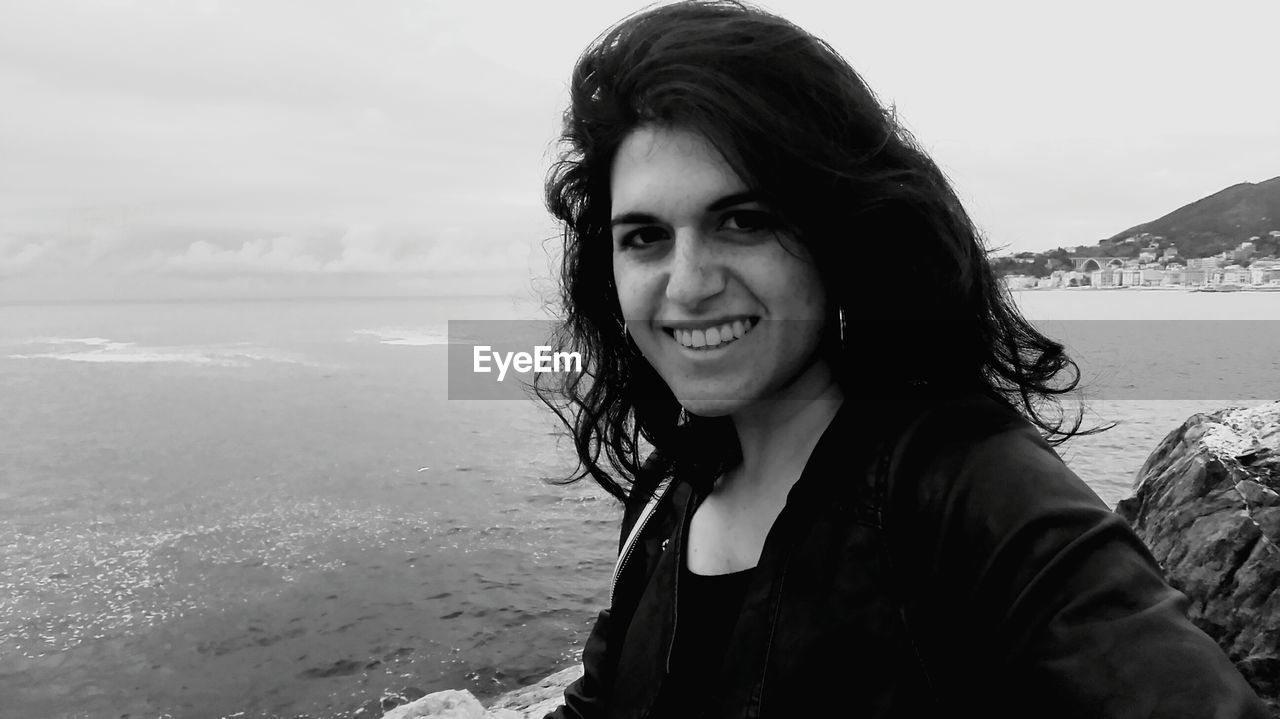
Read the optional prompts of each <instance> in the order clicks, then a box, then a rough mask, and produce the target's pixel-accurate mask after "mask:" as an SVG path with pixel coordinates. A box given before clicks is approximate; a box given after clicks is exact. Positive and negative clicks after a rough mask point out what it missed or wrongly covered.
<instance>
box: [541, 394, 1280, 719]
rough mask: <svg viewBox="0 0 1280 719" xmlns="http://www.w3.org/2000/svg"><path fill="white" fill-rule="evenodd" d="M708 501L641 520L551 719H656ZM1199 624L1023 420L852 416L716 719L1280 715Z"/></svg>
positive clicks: (741, 631)
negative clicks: (683, 579)
mask: <svg viewBox="0 0 1280 719" xmlns="http://www.w3.org/2000/svg"><path fill="white" fill-rule="evenodd" d="M702 498H703V497H702V495H701V494H700V492H699V491H697V490H695V489H694V487H693V485H691V484H690V483H689V482H685V481H682V480H681V478H680V477H679V476H677V477H675V478H674V479H673V481H672V482H671V484H670V486H669V489H667V490H666V491H665V492H664V493H663V494H662V497H661V501H658V502H656V503H655V504H653V505H652V506H651V509H652V511H651V512H648V513H647V512H646V508H645V506H644V503H643V502H640V501H637V502H633V503H628V507H627V511H626V513H625V517H624V520H623V526H622V533H621V537H622V541H621V542H620V544H621V546H620V550H621V551H620V560H619V570H618V571H617V572H616V574H617V576H616V577H615V586H614V592H613V594H612V597H611V602H610V607H609V609H607V610H605V611H603V612H601V613H600V616H599V619H598V620H597V622H596V624H595V627H594V629H593V631H592V633H591V635H590V637H589V638H588V640H587V644H586V647H585V649H584V651H583V664H584V666H585V674H584V676H583V677H582V678H581V679H580V680H578V681H577V682H576V683H574V684H573V685H571V686H570V687H569V688H568V689H567V690H566V692H565V698H564V705H563V706H562V707H560V708H559V709H557V710H556V711H555V712H553V713H551V714H549V715H548V719H596V718H600V719H604V718H606V717H607V718H609V719H641V718H644V717H649V716H650V712H651V710H652V708H653V706H654V701H655V699H656V698H657V696H658V692H659V690H660V689H661V686H662V682H663V678H664V677H665V675H666V673H667V671H666V670H667V666H668V662H669V660H670V654H671V648H672V645H673V640H674V636H675V632H676V631H678V629H677V627H678V622H679V618H678V617H677V616H676V612H675V607H676V594H677V592H678V591H680V588H679V587H678V586H677V579H678V577H679V572H678V571H677V570H678V568H679V566H680V565H679V564H677V563H678V562H681V561H683V558H684V556H685V543H686V540H687V537H688V530H689V520H690V518H691V517H692V516H693V512H694V510H695V509H696V508H697V506H698V503H699V502H700V501H701V500H702ZM633 529H635V530H636V531H635V532H634V534H635V536H634V537H632V536H631V535H632V534H633V532H632V530H633ZM629 539H630V540H632V541H630V542H629V543H628V540H629ZM1186 608H1187V599H1186V598H1185V597H1184V596H1183V595H1182V594H1181V593H1179V592H1177V591H1175V590H1174V589H1172V588H1170V587H1169V586H1168V585H1167V584H1165V582H1164V580H1163V578H1162V574H1161V571H1160V569H1159V567H1158V566H1157V565H1156V563H1155V561H1154V560H1153V558H1152V557H1151V555H1150V553H1149V552H1148V551H1147V549H1146V547H1144V546H1143V544H1142V543H1141V541H1140V540H1139V539H1138V538H1137V537H1136V535H1135V534H1134V533H1133V532H1132V530H1131V529H1130V528H1129V526H1128V525H1127V524H1126V523H1125V522H1124V520H1123V519H1121V518H1120V517H1118V516H1117V515H1115V514H1113V513H1112V512H1111V511H1110V510H1108V509H1107V507H1106V505H1105V504H1104V503H1103V502H1102V501H1101V500H1100V499H1098V497H1097V496H1096V495H1095V494H1094V493H1093V492H1092V491H1091V490H1090V489H1089V488H1088V487H1087V486H1085V484H1084V483H1083V482H1082V481H1081V480H1080V479H1079V478H1078V477H1076V476H1075V475H1074V474H1073V473H1072V472H1071V471H1070V470H1069V469H1068V468H1067V467H1066V465H1065V464H1063V462H1062V461H1061V460H1060V459H1059V457H1058V455H1057V454H1056V453H1055V452H1054V451H1053V450H1052V449H1051V448H1050V447H1049V445H1047V444H1046V443H1045V442H1044V441H1043V440H1042V439H1041V437H1040V435H1039V433H1038V432H1037V431H1036V430H1035V428H1034V427H1033V426H1032V425H1031V424H1029V423H1028V422H1026V421H1025V420H1024V419H1022V418H1021V417H1020V416H1019V415H1018V414H1017V413H1016V412H1013V411H1012V410H1010V409H1008V408H1007V407H1005V406H1004V405H1002V404H1000V403H998V402H996V401H993V400H991V399H988V398H982V397H967V398H962V399H952V400H947V401H945V402H933V403H930V404H929V405H927V406H926V405H908V406H905V407H900V408H899V409H896V410H888V409H886V408H884V407H876V408H871V407H869V406H868V405H866V404H859V403H856V402H853V401H846V402H845V404H844V405H843V406H842V408H841V410H840V411H839V413H838V414H837V416H836V418H835V419H834V420H833V421H832V423H831V425H830V426H829V427H828V429H827V430H826V432H825V433H824V434H823V436H822V438H821V439H820V441H819V443H818V445H817V446H816V448H815V449H814V451H813V453H812V455H811V457H810V459H809V462H808V463H807V465H806V467H805V469H804V472H803V474H802V475H801V477H800V479H799V480H798V481H797V483H796V484H795V485H794V487H793V488H792V490H791V492H790V494H789V495H788V497H787V502H786V506H785V508H784V509H783V511H782V512H781V514H780V515H779V516H778V518H777V520H776V522H775V523H774V525H773V527H772V528H771V530H770V532H769V534H768V536H767V538H766V541H765V544H764V548H763V551H762V553H761V556H760V561H759V564H758V565H757V569H756V571H755V572H754V573H753V578H752V584H751V585H750V586H749V588H748V590H747V595H746V598H745V601H744V603H743V607H742V613H741V616H740V619H739V621H738V624H737V628H736V630H735V632H734V635H733V637H732V639H731V642H730V645H729V647H728V652H727V654H726V657H727V658H726V660H725V663H724V666H722V667H718V668H717V667H708V668H707V677H706V691H707V692H711V693H714V694H715V695H716V696H717V702H716V704H717V706H718V709H717V710H716V711H714V712H713V714H712V716H714V717H716V718H717V719H718V718H728V717H733V718H735V719H737V718H740V717H753V718H754V717H765V718H767V719H773V718H775V717H830V716H849V717H867V718H873V717H927V716H943V715H945V716H966V715H967V716H981V717H992V716H999V717H1003V716H1010V717H1012V716H1019V717H1025V716H1034V717H1038V718H1045V717H1106V718H1112V717H1115V718H1119V717H1160V718H1162V719H1168V718H1172V717H1186V718H1188V719H1190V718H1191V717H1195V718H1197V719H1202V718H1204V717H1220V718H1226V717H1258V718H1260V719H1261V718H1263V717H1266V716H1267V713H1266V710H1265V709H1264V708H1263V706H1262V704H1261V701H1260V700H1259V699H1258V698H1257V696H1256V695H1255V694H1254V693H1253V691H1252V689H1250V687H1249V686H1248V684H1246V683H1245V681H1244V679H1243V677H1242V676H1241V675H1240V673H1239V672H1238V671H1237V670H1236V668H1235V667H1234V666H1233V665H1232V664H1231V662H1230V661H1229V660H1228V659H1227V657H1226V656H1225V655H1224V654H1223V652H1222V651H1221V649H1219V647H1218V646H1217V645H1216V644H1215V643H1214V642H1213V641H1212V640H1211V639H1210V638H1209V637H1208V636H1206V635H1205V634H1204V633H1203V632H1201V631H1200V630H1199V629H1197V628H1196V627H1195V626H1194V625H1192V624H1191V623H1190V622H1189V621H1188V619H1187V617H1186Z"/></svg>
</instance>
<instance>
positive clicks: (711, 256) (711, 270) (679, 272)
mask: <svg viewBox="0 0 1280 719" xmlns="http://www.w3.org/2000/svg"><path fill="white" fill-rule="evenodd" d="M718 254H719V253H718V252H717V251H716V248H715V246H714V244H713V243H710V242H708V241H707V238H705V237H703V236H702V235H701V234H699V233H698V232H696V231H692V230H690V231H688V232H684V233H679V232H677V234H676V241H675V248H674V251H673V252H672V253H671V255H670V264H669V266H668V269H667V273H668V274H667V293H666V294H667V299H668V300H669V301H671V302H672V303H674V304H677V305H682V306H685V307H689V308H696V307H697V306H698V305H699V304H701V303H702V302H703V301H704V300H706V299H708V298H711V297H715V296H716V295H718V294H720V293H721V292H723V291H724V288H725V277H724V274H725V273H724V267H723V262H722V261H721V258H720V257H719V256H718Z"/></svg>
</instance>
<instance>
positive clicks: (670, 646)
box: [667, 494, 694, 674]
mask: <svg viewBox="0 0 1280 719" xmlns="http://www.w3.org/2000/svg"><path fill="white" fill-rule="evenodd" d="M693 500H694V496H693V495H692V494H690V495H689V497H688V499H686V500H685V503H684V521H683V522H681V524H680V526H679V527H677V528H676V549H677V550H680V556H679V557H677V558H676V562H677V564H678V565H679V566H677V568H676V574H675V577H673V578H672V580H671V639H670V640H669V641H668V642H667V674H671V655H672V654H674V653H675V648H676V627H677V624H676V620H677V619H678V618H679V616H680V612H679V609H680V570H682V569H684V566H683V564H684V552H683V549H684V546H683V545H682V544H681V543H680V538H681V537H682V536H683V535H684V523H685V522H688V521H689V519H690V517H689V510H690V509H691V508H692V505H693Z"/></svg>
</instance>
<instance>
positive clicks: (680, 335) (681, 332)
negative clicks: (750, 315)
mask: <svg viewBox="0 0 1280 719" xmlns="http://www.w3.org/2000/svg"><path fill="white" fill-rule="evenodd" d="M754 326H755V325H753V324H751V323H750V322H744V321H742V320H736V321H734V322H733V323H731V324H725V325H721V326H720V327H711V328H708V329H706V330H686V329H677V330H673V331H672V334H673V335H674V336H675V338H676V341H677V342H679V343H680V344H682V345H684V346H685V347H692V348H702V347H706V348H711V347H719V346H722V345H727V344H729V343H730V342H733V341H735V340H738V339H740V338H742V336H743V335H745V334H747V333H748V332H750V331H751V329H752V327H754Z"/></svg>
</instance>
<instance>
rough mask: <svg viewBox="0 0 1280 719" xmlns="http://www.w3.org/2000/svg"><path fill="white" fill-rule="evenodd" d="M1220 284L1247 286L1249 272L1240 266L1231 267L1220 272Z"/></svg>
mask: <svg viewBox="0 0 1280 719" xmlns="http://www.w3.org/2000/svg"><path fill="white" fill-rule="evenodd" d="M1222 282H1223V284H1227V285H1247V284H1249V270H1247V269H1245V268H1244V267H1241V266H1240V265H1231V266H1230V267H1227V268H1226V269H1224V270H1223V271H1222Z"/></svg>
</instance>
